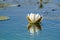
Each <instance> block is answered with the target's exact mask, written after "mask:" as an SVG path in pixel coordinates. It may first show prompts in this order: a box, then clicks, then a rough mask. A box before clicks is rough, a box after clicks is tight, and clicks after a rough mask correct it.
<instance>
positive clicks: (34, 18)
mask: <svg viewBox="0 0 60 40" xmlns="http://www.w3.org/2000/svg"><path fill="white" fill-rule="evenodd" d="M27 19H28V21H29V23H39V22H41V19H42V17H41V16H40V15H39V14H34V13H31V14H28V15H27Z"/></svg>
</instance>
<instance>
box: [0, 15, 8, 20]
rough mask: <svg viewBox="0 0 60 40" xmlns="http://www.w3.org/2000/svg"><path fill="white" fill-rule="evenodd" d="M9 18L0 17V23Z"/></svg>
mask: <svg viewBox="0 0 60 40" xmlns="http://www.w3.org/2000/svg"><path fill="white" fill-rule="evenodd" d="M8 19H9V17H8V16H0V21H3V20H8Z"/></svg>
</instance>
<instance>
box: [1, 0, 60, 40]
mask: <svg viewBox="0 0 60 40" xmlns="http://www.w3.org/2000/svg"><path fill="white" fill-rule="evenodd" d="M5 2H7V3H15V2H12V0H8V1H7V0H6V1H5ZM36 2H38V0H31V2H30V3H29V2H28V0H26V1H25V0H19V4H21V7H6V8H4V9H0V16H8V17H10V20H6V21H0V40H60V7H59V6H58V5H57V4H59V3H60V0H58V1H57V0H51V2H50V3H48V4H43V8H39V4H36ZM52 9H54V10H52ZM31 12H32V13H39V14H40V15H41V16H43V20H42V23H41V28H42V30H39V32H38V35H36V34H35V35H34V36H32V35H30V33H29V32H28V29H27V25H28V21H27V18H26V16H27V14H28V13H31Z"/></svg>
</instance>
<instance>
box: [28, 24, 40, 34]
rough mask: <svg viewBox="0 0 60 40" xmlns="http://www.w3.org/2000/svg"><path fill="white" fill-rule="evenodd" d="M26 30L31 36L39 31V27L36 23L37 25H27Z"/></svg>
mask: <svg viewBox="0 0 60 40" xmlns="http://www.w3.org/2000/svg"><path fill="white" fill-rule="evenodd" d="M28 30H29V32H30V33H31V34H35V33H38V31H39V30H41V25H39V23H37V24H28Z"/></svg>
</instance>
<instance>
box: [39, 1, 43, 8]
mask: <svg viewBox="0 0 60 40" xmlns="http://www.w3.org/2000/svg"><path fill="white" fill-rule="evenodd" d="M42 2H43V0H40V6H39V8H43V4H42Z"/></svg>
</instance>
